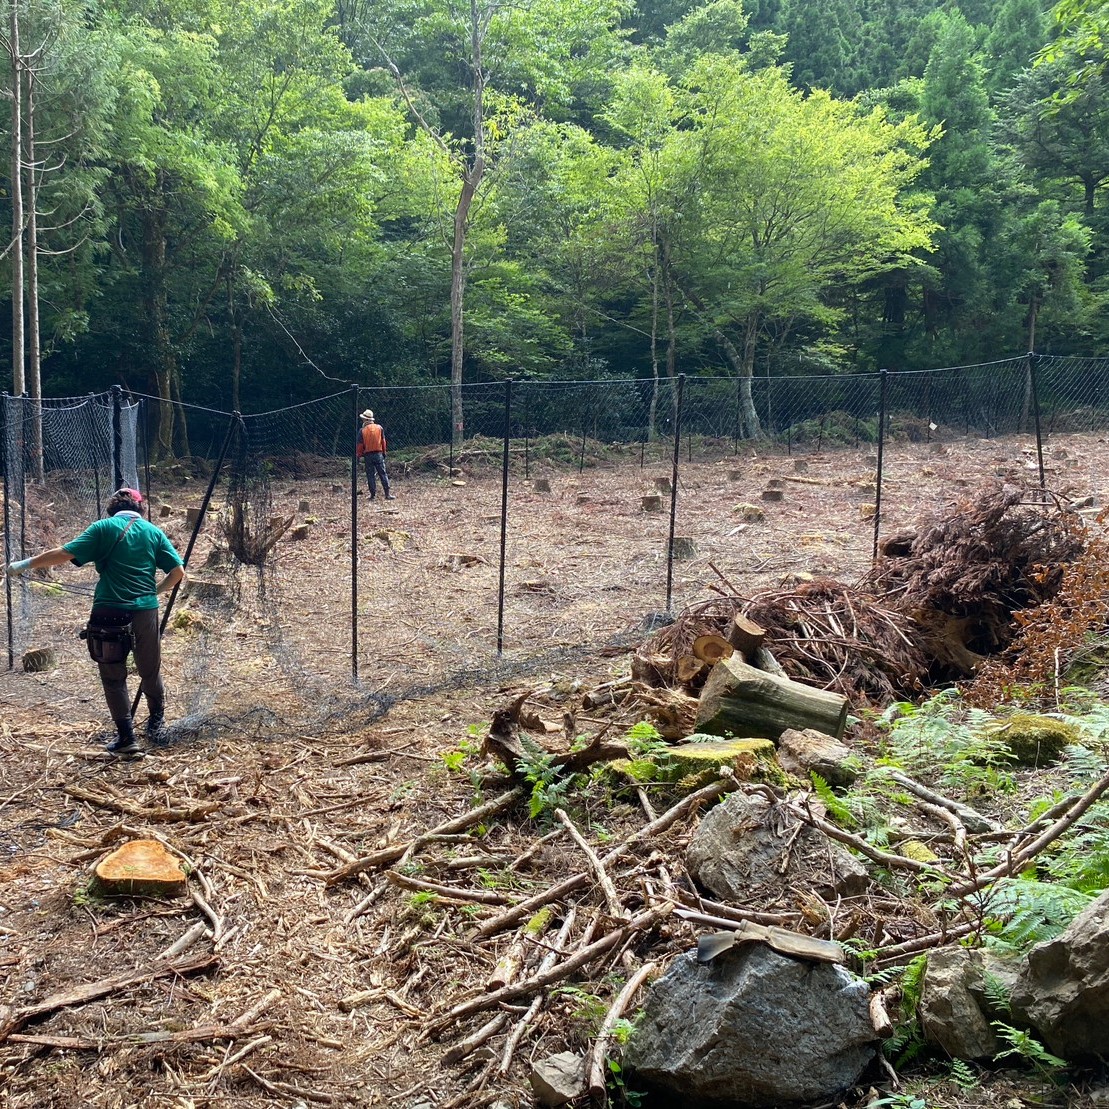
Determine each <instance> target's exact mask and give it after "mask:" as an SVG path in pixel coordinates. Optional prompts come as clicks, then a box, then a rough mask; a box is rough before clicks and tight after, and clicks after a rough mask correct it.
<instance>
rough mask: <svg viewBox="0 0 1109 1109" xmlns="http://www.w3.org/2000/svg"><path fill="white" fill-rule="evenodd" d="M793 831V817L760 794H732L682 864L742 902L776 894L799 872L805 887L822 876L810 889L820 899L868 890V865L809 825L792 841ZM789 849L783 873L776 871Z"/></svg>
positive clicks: (725, 896)
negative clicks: (794, 873) (802, 875)
mask: <svg viewBox="0 0 1109 1109" xmlns="http://www.w3.org/2000/svg"><path fill="white" fill-rule="evenodd" d="M779 817H780V818H779ZM796 829H797V821H796V818H795V817H793V816H789V815H784V814H779V813H777V812H775V811H774V809H773V807H772V806H771V804H770V802H769V801H768V800H767V799H766V798H765V797H764V796H762V795H761V794H755V795H752V796H747V795H746V794H744V793H742V792H740V791H736V792H735V793H732V794H731V795H730V796H729V797H728V798H727V800H725V801H724V802H723V803H722V804H719V805H717V806H716V807H715V808H714V809H712V810H710V811H709V813H708V814H707V815H706V816H705V818H704V819H703V820H702V821H701V825H700V827H699V828H698V829H697V833H696V835H695V836H694V837H693V839H692V840H691V841H690V844H689V847H688V848H687V849H686V866H687V867H688V868H689V873H690V874H691V875H692V876H693V878H694V879H695V880H696V881H698V882H700V883H701V885H703V886H704V887H705V888H706V889H708V890H709V891H711V893H712V894H713V896H715V897H717V898H718V899H719V900H721V901H734V902H736V903H743V904H746V903H747V902H749V901H753V900H757V898H758V897H759V896H760V895H761V894H762V893H763V892H771V893H777V892H778V891H780V890H781V888H782V887H783V885H786V884H788V877H787V876H788V874H789V873H790V871H792V870H794V869H797V868H800V869H802V870H803V871H804V872H805V873H806V879H805V884H806V885H810V884H811V879H810V878H809V877H808V875H809V874H810V873H811V874H813V875H820V876H821V878H822V879H823V882H822V883H820V884H817V885H815V886H813V887H812V888H813V889H815V891H816V892H817V893H818V894H820V895H821V896H825V897H831V898H833V899H834V898H835V897H854V896H856V895H858V894H860V893H862V892H863V891H864V890H865V889H866V888H867V885H868V884H869V881H870V878H869V875H868V874H867V870H866V867H864V866H863V864H862V863H861V862H860V861H859V860H858V859H856V858H855V856H854V855H851V854H849V853H848V852H847V851H846V850H845V849H844V848H842V847H840V846H839V845H838V844H837V843H834V842H833V841H832V840H830V839H828V837H827V836H825V835H824V834H823V833H822V832H818V831H817V830H816V829H815V828H812V827H809V826H807V825H806V826H805V827H803V828H802V829H801V831H800V833H799V834H798V835H797V838H796V839H793V835H794V832H795V831H796ZM787 849H788V851H789V855H788V860H789V866H788V867H787V868H786V870H785V872H784V874H783V872H782V871H780V870H779V869H778V867H779V864H780V862H781V860H782V859H783V857H784V856H785V852H786V851H787Z"/></svg>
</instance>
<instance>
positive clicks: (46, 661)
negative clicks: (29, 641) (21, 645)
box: [23, 647, 58, 674]
mask: <svg viewBox="0 0 1109 1109" xmlns="http://www.w3.org/2000/svg"><path fill="white" fill-rule="evenodd" d="M57 665H58V656H57V654H56V653H55V651H54V648H53V647H32V648H31V649H30V650H29V651H25V652H24V653H23V670H24V672H25V673H28V674H41V673H42V672H43V671H45V670H53V669H54V667H55V666H57Z"/></svg>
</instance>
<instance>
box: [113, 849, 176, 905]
mask: <svg viewBox="0 0 1109 1109" xmlns="http://www.w3.org/2000/svg"><path fill="white" fill-rule="evenodd" d="M95 873H96V885H97V888H98V889H99V891H100V892H102V893H104V894H108V895H114V896H117V897H176V896H178V895H180V894H182V893H184V892H185V885H186V882H187V878H186V876H185V871H184V870H183V869H182V868H181V862H180V860H179V859H177V858H176V857H175V856H173V855H171V854H170V853H169V852H168V851H167V850H166V849H165V848H164V847H163V846H162V844H161V843H159V842H158V841H157V840H156V839H133V840H131V841H130V842H129V843H125V844H124V845H123V846H122V847H120V848H118V849H117V850H115V851H113V852H112V853H111V854H110V855H109V856H108V857H107V858H106V859H104V860H103V861H101V862H100V863H98V864H97V866H96V870H95Z"/></svg>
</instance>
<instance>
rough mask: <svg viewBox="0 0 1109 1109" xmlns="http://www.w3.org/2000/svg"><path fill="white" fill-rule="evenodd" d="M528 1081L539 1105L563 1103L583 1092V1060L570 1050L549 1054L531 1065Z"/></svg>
mask: <svg viewBox="0 0 1109 1109" xmlns="http://www.w3.org/2000/svg"><path fill="white" fill-rule="evenodd" d="M528 1081H529V1082H530V1083H531V1088H532V1091H533V1092H534V1094H535V1099H536V1101H538V1102H539V1104H540V1105H552V1106H554V1105H565V1104H566V1103H567V1102H568V1101H573V1100H574V1098H576V1097H580V1096H581V1095H582V1094H583V1093H585V1060H584V1059H583V1058H582V1057H581V1056H580V1055H575V1054H574V1053H573V1052H572V1051H563V1052H560V1053H559V1054H558V1055H550V1056H548V1057H547V1058H546V1059H541V1060H540V1061H539V1062H538V1063H536V1064H535V1065H534V1066H533V1067H532V1070H531V1074H530V1075H528Z"/></svg>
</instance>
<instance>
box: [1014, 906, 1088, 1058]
mask: <svg viewBox="0 0 1109 1109" xmlns="http://www.w3.org/2000/svg"><path fill="white" fill-rule="evenodd" d="M1013 1010H1014V1012H1015V1013H1017V1014H1019V1015H1022V1016H1024V1017H1025V1018H1026V1019H1027V1021H1028V1022H1029V1023H1030V1024H1031V1025H1032V1026H1033V1028H1035V1029H1036V1030H1037V1031H1038V1032H1039V1033H1040V1035H1041V1037H1042V1038H1043V1040H1044V1042H1045V1043H1046V1044H1047V1046H1048V1048H1050V1050H1051V1051H1053V1052H1054V1053H1055V1054H1056V1055H1061V1056H1062V1057H1063V1058H1064V1059H1083V1058H1090V1057H1094V1056H1105V1055H1109V890H1107V891H1106V892H1105V893H1103V894H1102V895H1101V896H1100V897H1099V898H1098V899H1097V900H1096V901H1094V902H1093V903H1092V904H1091V905H1089V906H1088V907H1087V908H1086V909H1085V910H1083V912H1081V913H1080V914H1079V915H1078V916H1077V917H1075V918H1074V920H1073V921H1071V923H1070V926H1069V927H1068V928H1067V929H1066V930H1065V931H1064V932H1063V933H1062V934H1061V935H1059V936H1057V937H1056V938H1055V939H1053V940H1048V941H1046V942H1045V943H1041V944H1037V945H1036V946H1035V947H1034V948H1033V949H1032V950H1031V951H1030V952H1029V953H1028V959H1027V961H1026V962H1025V965H1024V968H1023V970H1022V971H1021V974H1020V977H1019V978H1018V979H1017V982H1016V985H1015V987H1014V990H1013Z"/></svg>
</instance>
